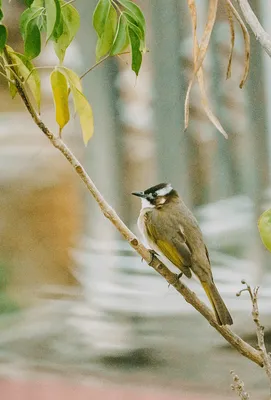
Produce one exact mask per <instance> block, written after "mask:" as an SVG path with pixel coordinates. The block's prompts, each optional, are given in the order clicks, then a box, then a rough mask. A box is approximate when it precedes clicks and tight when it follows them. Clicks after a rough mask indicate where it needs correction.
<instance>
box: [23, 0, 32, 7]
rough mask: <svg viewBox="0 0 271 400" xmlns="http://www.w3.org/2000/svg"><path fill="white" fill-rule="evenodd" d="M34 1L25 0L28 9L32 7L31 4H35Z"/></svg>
mask: <svg viewBox="0 0 271 400" xmlns="http://www.w3.org/2000/svg"><path fill="white" fill-rule="evenodd" d="M33 1H34V0H25V4H26V5H27V7H31V4H32V3H33Z"/></svg>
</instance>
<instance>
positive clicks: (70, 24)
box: [54, 1, 80, 63]
mask: <svg viewBox="0 0 271 400" xmlns="http://www.w3.org/2000/svg"><path fill="white" fill-rule="evenodd" d="M61 15H62V22H63V27H62V34H61V35H60V36H59V37H54V40H55V43H54V48H55V52H56V55H57V57H58V58H59V61H60V63H62V62H63V60H64V57H65V53H66V50H67V48H68V47H69V45H70V44H71V42H72V41H73V39H74V37H75V35H76V33H77V31H78V29H79V27H80V15H79V13H78V11H77V10H76V8H74V7H73V6H72V5H71V4H66V3H65V2H63V1H62V2H61ZM60 24H61V21H60Z"/></svg>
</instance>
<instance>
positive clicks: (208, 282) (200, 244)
mask: <svg viewBox="0 0 271 400" xmlns="http://www.w3.org/2000/svg"><path fill="white" fill-rule="evenodd" d="M133 195H135V196H138V197H140V198H141V201H142V208H141V211H140V215H139V218H138V227H139V230H140V231H141V233H142V235H143V236H144V238H145V239H146V240H147V242H148V245H149V246H150V248H151V249H152V250H154V251H155V252H157V253H158V254H160V255H161V256H162V257H161V260H162V261H164V260H163V256H164V257H166V260H169V261H170V262H171V263H172V264H173V265H175V266H176V267H177V268H178V269H179V270H180V271H181V273H183V274H184V275H186V276H187V277H188V278H191V276H192V272H193V273H194V274H195V275H196V276H197V277H198V279H199V280H200V282H201V285H202V286H203V289H204V290H205V292H206V294H207V296H208V298H209V300H210V302H211V304H212V307H213V309H214V312H215V315H216V319H217V322H218V323H219V325H231V324H232V323H233V321H232V317H231V315H230V313H229V311H228V309H227V307H226V305H225V303H224V301H223V300H222V298H221V296H220V294H219V292H218V290H217V288H216V286H215V283H214V280H213V276H212V271H211V265H210V259H209V255H208V250H207V248H206V246H205V244H204V241H203V236H202V232H201V230H200V227H199V225H198V222H197V220H196V218H195V217H194V215H193V214H192V212H191V211H190V210H189V209H188V208H187V207H186V205H185V204H184V202H183V201H182V199H181V198H180V197H179V196H178V193H177V192H176V190H174V189H173V188H172V186H171V185H170V184H168V183H161V184H159V185H156V186H153V187H151V188H149V189H147V190H145V191H143V192H134V193H133ZM165 264H166V262H165Z"/></svg>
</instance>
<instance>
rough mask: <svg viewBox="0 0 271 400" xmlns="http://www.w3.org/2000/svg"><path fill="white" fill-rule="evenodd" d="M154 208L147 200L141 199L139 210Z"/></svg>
mask: <svg viewBox="0 0 271 400" xmlns="http://www.w3.org/2000/svg"><path fill="white" fill-rule="evenodd" d="M154 207H155V206H154V205H153V204H151V203H150V202H149V200H147V199H144V198H143V197H142V198H141V209H143V208H154Z"/></svg>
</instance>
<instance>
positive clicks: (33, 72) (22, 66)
mask: <svg viewBox="0 0 271 400" xmlns="http://www.w3.org/2000/svg"><path fill="white" fill-rule="evenodd" d="M9 55H10V57H11V59H12V63H13V64H15V65H16V66H15V70H16V73H17V75H18V76H19V77H20V78H22V80H23V82H26V84H27V85H28V87H29V89H30V92H31V93H32V95H33V97H34V99H35V101H36V103H37V107H38V111H39V112H40V101H41V89H40V76H39V73H38V70H37V69H36V68H34V66H33V64H32V63H31V61H29V59H28V58H26V57H25V56H24V55H23V54H20V53H16V52H14V51H11V52H9Z"/></svg>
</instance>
